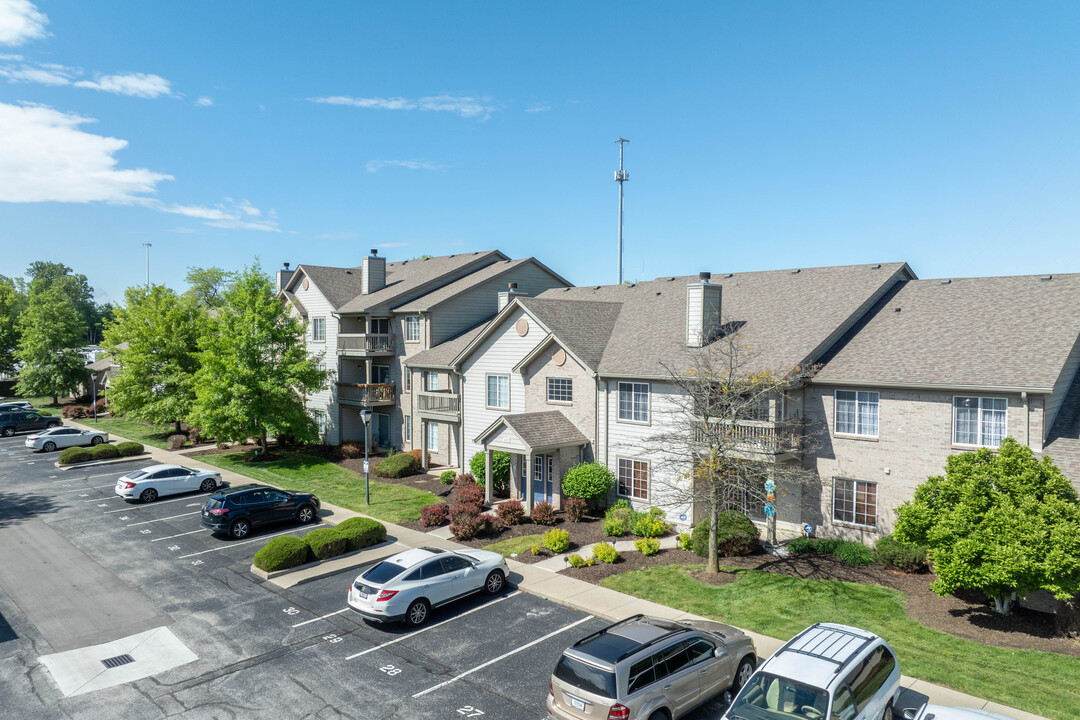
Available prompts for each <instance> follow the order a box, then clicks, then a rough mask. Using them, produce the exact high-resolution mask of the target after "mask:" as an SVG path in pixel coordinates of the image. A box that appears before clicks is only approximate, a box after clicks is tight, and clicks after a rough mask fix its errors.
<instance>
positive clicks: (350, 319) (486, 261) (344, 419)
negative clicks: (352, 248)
mask: <svg viewBox="0 0 1080 720" xmlns="http://www.w3.org/2000/svg"><path fill="white" fill-rule="evenodd" d="M511 283H513V284H516V285H517V286H518V287H520V288H522V291H523V292H527V293H532V294H537V293H542V292H544V291H546V290H548V289H551V288H559V287H565V286H567V285H568V284H569V283H567V282H566V280H564V279H563V278H561V277H560V276H559V275H558V274H556V273H555V272H554V271H553V270H551V269H550V268H548V267H547V266H545V265H544V264H543V263H541V262H540V261H538V260H536V259H534V258H524V259H518V260H514V259H511V258H509V257H508V256H506V255H505V254H503V253H501V252H499V251H497V250H492V251H485V252H473V253H462V254H455V255H447V256H442V257H423V258H416V259H412V260H400V261H395V262H387V260H386V259H385V258H382V257H379V255H378V252H377V250H372V251H371V253H370V255H369V256H368V257H365V258H363V259H362V262H361V264H360V265H358V266H355V267H326V266H317V265H303V264H302V265H299V266H297V267H296V268H295V269H293V270H290V269H289V265H288V264H286V266H285V269H283V270H279V271H278V273H277V288H278V291H279V298H280V299H281V301H282V302H284V303H286V304H287V305H288V306H289V307H290V309H291V311H292V312H293V313H294V314H295V315H297V316H298V317H300V318H302V319H303V320H304V322H305V324H306V326H307V344H308V349H309V351H310V353H311V355H312V356H314V357H319V358H320V359H321V360H320V362H322V363H325V365H326V367H327V368H328V369H330V370H332V371H333V381H332V382H331V384H330V386H329V387H328V388H327V389H326V390H324V391H322V392H319V393H315V394H313V395H311V396H309V397H308V408H309V411H310V412H311V414H312V416H313V417H314V418H315V420H316V422H317V424H318V426H319V430H320V434H321V435H322V436H323V438H324V441H325V442H327V443H330V444H335V445H336V444H339V443H342V442H345V441H349V440H363V439H364V437H365V435H364V425H363V421H362V419H361V416H360V411H361V410H371V411H372V415H371V428H370V432H371V436H372V440H373V442H374V443H377V444H378V445H379V446H381V447H397V448H402V447H404V448H405V449H412V448H414V447H419V446H420V445H421V444H426V445H427V447H428V448H429V450H430V451H431V453H432V462H434V463H437V464H451V465H453V464H456V463H458V462H460V459H461V453H460V450H459V448H458V446H457V445H456V444H455V443H456V440H455V437H454V433H452V432H450V430H449V428H448V427H447V426H446V423H445V417H442V416H440V417H439V418H437V419H435V420H434V421H432V422H430V423H425V429H424V431H425V432H426V436H425V437H424V438H423V439H422V438H420V437H419V436H417V434H416V433H414V429H417V428H418V425H419V423H415V424H414V419H415V417H416V410H417V407H419V406H424V407H439V408H442V409H444V410H446V411H448V412H449V411H450V410H451V409H452V408H453V407H454V403H455V400H454V398H453V383H452V381H451V378H450V376H449V375H448V374H446V373H442V374H439V373H438V372H436V373H432V374H429V375H427V376H424V377H420V376H419V375H415V376H414V375H413V374H410V373H408V372H406V370H405V363H406V362H407V360H408V359H409V358H410V357H411V356H412V355H415V354H418V353H421V352H424V351H425V350H427V349H429V348H431V347H432V346H434V345H439V344H442V343H444V342H445V341H446V340H448V339H450V338H453V337H455V336H457V335H460V334H461V333H462V332H463V331H466V330H469V329H470V328H474V327H476V326H479V325H482V324H484V323H485V322H486V321H487V320H489V319H490V318H491V317H492V316H494V314H495V313H496V311H497V309H498V290H499V288H505V287H507V286H508V285H509V284H511ZM414 380H415V382H414ZM432 397H434V399H433V400H432V399H431V398H432ZM422 441H426V442H422Z"/></svg>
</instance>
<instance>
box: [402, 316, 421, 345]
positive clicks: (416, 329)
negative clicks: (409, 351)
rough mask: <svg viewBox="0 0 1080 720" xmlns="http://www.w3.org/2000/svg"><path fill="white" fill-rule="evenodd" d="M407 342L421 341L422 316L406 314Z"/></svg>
mask: <svg viewBox="0 0 1080 720" xmlns="http://www.w3.org/2000/svg"><path fill="white" fill-rule="evenodd" d="M405 342H420V316H419V315H406V316H405Z"/></svg>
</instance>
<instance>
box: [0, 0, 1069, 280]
mask: <svg viewBox="0 0 1080 720" xmlns="http://www.w3.org/2000/svg"><path fill="white" fill-rule="evenodd" d="M1078 81H1080V3H1075V2H1056V3H1055V2H1039V3H1020V2H1016V3H986V2H978V3H976V2H947V3H941V2H924V3H918V2H911V3H893V4H888V5H887V4H884V3H865V2H829V3H810V2H801V1H800V2H740V3H732V2H699V3H694V4H690V3H656V2H647V3H646V2H640V3H639V2H618V3H615V2H590V3H569V2H566V3H559V2H553V3H528V4H526V3H511V2H497V3H480V2H453V3H451V2H432V3H418V2H394V3H387V2H377V3H376V2H363V3H361V2H319V3H300V2H288V3H287V2H265V1H264V2H255V1H251V0H249V1H245V2H240V1H235V0H230V2H220V0H217V1H215V2H204V1H195V0H189V1H185V2H179V1H176V2H146V1H145V0H141V1H140V2H110V1H108V0H100V1H98V2H92V3H90V2H85V1H82V2H74V1H68V0H57V1H54V2H48V1H46V0H41V1H39V2H35V3H31V2H29V1H28V0H0V246H2V249H0V274H5V275H21V274H22V273H23V271H24V269H25V267H26V266H27V265H28V264H29V263H30V262H32V261H34V260H38V259H49V260H60V261H63V262H66V263H67V264H69V265H71V266H72V267H74V268H75V269H76V270H77V271H79V272H83V273H85V274H86V275H87V276H88V277H89V279H90V282H91V284H92V285H94V287H95V288H96V289H97V290H98V294H99V299H101V300H114V301H115V300H117V299H119V298H121V297H122V293H123V290H124V288H125V287H127V286H128V285H132V284H136V283H140V282H142V281H143V279H144V254H143V253H144V250H143V247H142V243H146V242H149V243H152V245H153V247H152V250H151V279H152V280H153V281H154V282H164V283H166V284H168V285H171V286H173V287H177V288H180V287H182V286H183V282H182V278H183V275H184V273H185V268H186V267H187V266H192V265H196V266H207V265H219V266H222V267H226V268H238V267H240V266H242V265H244V264H246V263H249V262H251V260H252V258H253V257H254V256H256V255H258V256H260V257H261V259H262V262H263V265H264V267H266V268H267V269H268V270H271V269H275V268H277V267H280V263H281V262H283V261H288V262H291V263H293V264H294V265H295V264H297V263H302V262H304V263H313V264H323V265H355V264H358V263H359V262H360V258H361V257H362V256H363V255H364V254H366V252H367V250H368V249H369V248H372V247H378V248H380V253H381V254H383V255H386V256H387V257H389V258H390V259H403V258H410V257H416V256H418V255H421V254H434V255H439V254H448V253H455V252H464V251H466V250H470V251H471V250H478V249H488V248H499V249H502V250H503V251H504V252H507V253H508V254H510V255H512V256H514V257H521V256H527V255H533V256H536V257H538V258H540V259H541V260H543V261H544V262H545V263H547V264H549V265H550V266H551V267H553V268H554V269H555V270H557V271H558V272H560V273H562V274H563V275H564V276H565V277H567V278H568V279H569V280H571V281H572V282H574V283H577V284H594V283H595V284H599V283H610V282H614V279H615V243H616V220H617V198H618V191H617V187H616V183H615V182H614V181H613V179H612V175H613V171H614V169H615V168H616V167H617V163H618V149H617V146H616V145H615V144H614V142H613V141H614V140H615V138H616V137H618V136H620V135H622V136H624V137H627V138H629V139H630V140H631V142H630V143H629V144H628V145H627V146H626V167H627V169H628V170H629V171H630V175H631V179H630V181H629V182H628V183H627V185H626V225H625V264H624V267H625V271H624V275H625V277H626V278H627V279H630V280H636V279H645V278H650V277H655V276H658V275H664V274H691V273H695V272H697V271H698V270H702V269H710V270H712V271H714V272H721V271H722V272H738V271H745V270H758V269H770V268H786V267H809V266H815V265H833V264H848V263H862V262H882V261H894V260H906V261H908V262H909V263H911V265H912V266H913V268H914V269H915V271H916V272H917V273H918V274H919V276H920V277H949V276H965V275H1005V274H1016V273H1042V272H1055V273H1061V272H1080V249H1078V248H1080V243H1078V239H1080V238H1078V235H1080V233H1078V230H1080V203H1078V202H1077V198H1078V197H1080V192H1078V191H1080V123H1078V120H1080V93H1078V90H1080V82H1078Z"/></svg>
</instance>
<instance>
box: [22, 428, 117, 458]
mask: <svg viewBox="0 0 1080 720" xmlns="http://www.w3.org/2000/svg"><path fill="white" fill-rule="evenodd" d="M103 442H109V433H107V432H101V431H99V430H80V429H79V428H73V427H54V428H48V429H47V430H41V431H39V432H36V433H34V434H33V435H28V436H27V437H26V443H25V445H26V447H28V448H30V449H31V450H43V451H44V452H53V451H54V450H62V449H64V448H69V447H85V446H87V445H100V444H101V443H103Z"/></svg>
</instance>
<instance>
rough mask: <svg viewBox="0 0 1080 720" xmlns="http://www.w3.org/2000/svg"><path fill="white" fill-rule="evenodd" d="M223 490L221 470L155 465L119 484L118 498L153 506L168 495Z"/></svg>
mask: <svg viewBox="0 0 1080 720" xmlns="http://www.w3.org/2000/svg"><path fill="white" fill-rule="evenodd" d="M221 486H222V481H221V473H220V472H218V471H217V470H206V469H192V468H186V467H183V466H182V465H151V466H150V467H145V468H142V469H141V470H132V471H131V472H129V473H128V474H127V475H125V476H123V477H122V478H120V479H119V480H117V481H116V494H117V495H119V496H120V497H122V498H124V499H125V500H135V499H138V500H142V501H143V502H146V503H150V502H154V501H155V500H157V499H158V498H159V497H163V496H165V495H176V494H178V493H186V492H191V491H193V490H202V491H203V492H210V491H211V490H216V489H217V488H219V487H221Z"/></svg>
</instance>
